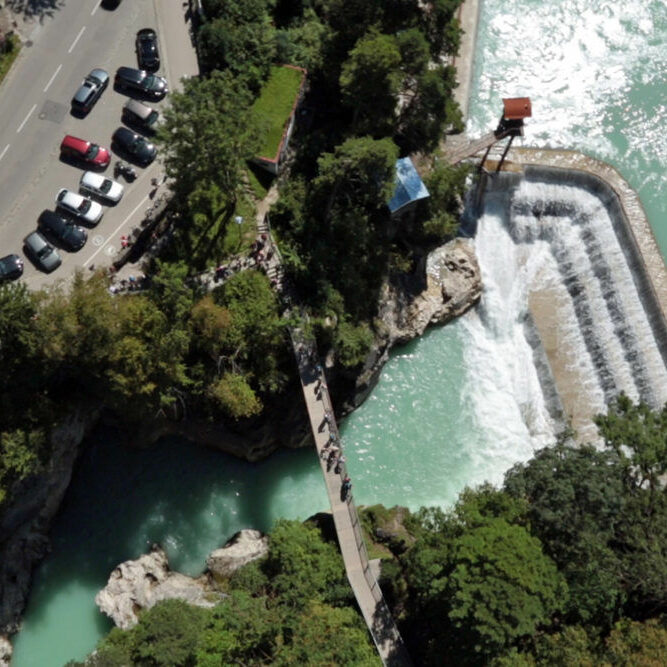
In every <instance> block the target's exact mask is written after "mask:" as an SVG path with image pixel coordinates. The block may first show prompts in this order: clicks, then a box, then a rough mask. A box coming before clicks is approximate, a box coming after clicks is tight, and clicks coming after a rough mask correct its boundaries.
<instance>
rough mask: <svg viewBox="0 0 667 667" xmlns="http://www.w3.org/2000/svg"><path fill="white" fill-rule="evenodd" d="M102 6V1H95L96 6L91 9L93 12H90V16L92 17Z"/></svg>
mask: <svg viewBox="0 0 667 667" xmlns="http://www.w3.org/2000/svg"><path fill="white" fill-rule="evenodd" d="M101 4H102V0H97V4H96V5H95V6H94V7H93V11H92V12H90V15H91V16H93V15H94V14H95V12H96V11H97V8H98V7H99V6H100V5H101Z"/></svg>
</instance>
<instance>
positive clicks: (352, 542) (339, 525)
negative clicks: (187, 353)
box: [257, 216, 412, 667]
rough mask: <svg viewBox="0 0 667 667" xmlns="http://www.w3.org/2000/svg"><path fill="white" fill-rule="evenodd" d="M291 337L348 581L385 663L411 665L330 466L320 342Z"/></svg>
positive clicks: (270, 267)
mask: <svg viewBox="0 0 667 667" xmlns="http://www.w3.org/2000/svg"><path fill="white" fill-rule="evenodd" d="M257 222H258V230H257V231H258V233H259V234H266V236H267V240H268V243H269V246H270V247H271V249H272V250H273V252H272V254H271V259H270V260H269V261H267V262H265V264H264V268H265V270H266V272H267V275H268V276H269V278H270V279H271V281H272V284H273V285H274V287H275V289H276V290H277V291H278V292H279V293H280V294H281V295H282V297H283V300H284V302H285V304H286V306H287V310H288V312H287V313H286V315H287V316H288V317H289V316H290V315H296V316H298V317H297V318H294V319H298V320H299V321H306V319H307V315H306V314H305V313H304V312H302V311H301V310H300V308H299V307H298V306H297V305H293V304H296V299H295V295H294V294H293V293H291V290H290V288H289V286H288V285H286V284H285V282H284V280H283V278H284V272H283V269H282V265H281V257H280V253H279V251H278V248H277V246H276V245H275V244H274V242H273V238H272V236H271V231H270V229H269V224H268V217H267V216H263V217H262V218H261V219H260V218H258V221H257ZM290 336H291V339H292V346H293V348H294V354H295V357H296V361H297V365H298V369H299V377H300V379H301V388H302V390H303V396H304V400H305V404H306V408H307V410H308V416H309V419H310V426H311V430H312V433H313V439H314V440H315V447H316V451H317V460H318V462H319V465H320V468H321V470H322V475H323V477H324V482H325V485H326V489H327V495H328V496H329V504H330V506H331V512H332V514H333V519H334V524H335V527H336V534H337V536H338V544H339V546H340V551H341V555H342V556H343V562H344V563H345V572H346V574H347V578H348V581H349V582H350V586H351V588H352V591H353V592H354V595H355V598H356V600H357V604H358V605H359V609H360V610H361V613H362V615H363V617H364V620H365V621H366V625H367V626H368V630H369V632H370V634H371V637H372V638H373V641H374V643H375V646H376V648H377V651H378V654H379V656H380V658H381V659H382V662H383V663H384V665H388V666H389V667H408V666H410V665H412V662H411V660H410V657H409V655H408V652H407V650H406V648H405V644H404V643H403V639H402V638H401V635H400V633H399V632H398V628H397V627H396V624H395V623H394V619H393V617H392V615H391V611H390V610H389V606H388V605H387V603H386V601H385V599H384V596H383V595H382V591H381V589H380V586H379V584H378V583H377V580H376V577H375V574H374V571H373V565H372V564H371V563H370V562H369V558H368V551H367V550H366V544H365V543H364V538H363V534H362V530H361V525H360V523H359V516H358V513H357V508H356V505H355V504H354V498H353V496H352V493H351V491H348V493H344V492H343V480H344V479H345V478H346V476H347V469H346V467H345V463H344V462H342V463H341V464H340V466H339V469H338V472H335V468H334V467H333V466H328V465H327V460H326V458H327V454H328V453H329V451H331V448H332V447H333V446H335V447H338V448H339V450H340V453H343V448H342V442H341V440H340V434H339V432H338V426H337V424H336V419H335V416H334V411H333V405H332V403H331V397H330V395H329V389H328V387H327V381H326V376H325V374H324V369H323V367H322V365H321V363H320V361H319V359H318V357H317V349H316V346H315V342H314V340H312V339H307V338H306V336H305V335H304V333H303V330H302V329H301V328H299V327H290ZM328 467H329V468H330V469H329V470H328V469H327V468H328Z"/></svg>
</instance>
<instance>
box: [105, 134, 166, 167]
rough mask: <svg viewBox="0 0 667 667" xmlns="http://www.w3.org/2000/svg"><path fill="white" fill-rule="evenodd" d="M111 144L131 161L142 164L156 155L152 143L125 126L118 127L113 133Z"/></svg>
mask: <svg viewBox="0 0 667 667" xmlns="http://www.w3.org/2000/svg"><path fill="white" fill-rule="evenodd" d="M111 146H112V148H114V150H116V151H117V152H121V153H124V154H125V155H126V156H127V157H128V158H129V159H131V160H132V161H133V162H136V163H137V164H140V165H143V166H145V165H147V164H150V163H151V162H152V161H153V160H154V159H155V156H156V155H157V148H155V145H154V144H151V143H150V142H149V141H146V139H144V138H143V137H142V136H141V135H140V134H137V133H136V132H132V130H129V129H128V128H126V127H119V128H118V129H117V130H116V131H115V132H114V133H113V137H112V138H111Z"/></svg>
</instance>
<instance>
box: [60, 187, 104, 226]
mask: <svg viewBox="0 0 667 667" xmlns="http://www.w3.org/2000/svg"><path fill="white" fill-rule="evenodd" d="M56 206H57V207H58V208H60V209H62V210H63V211H66V212H67V213H69V214H71V215H73V216H74V217H75V218H78V219H79V220H83V222H87V223H88V224H89V225H96V224H97V223H98V222H99V221H100V219H101V218H102V207H101V206H100V205H99V204H98V203H97V202H96V201H93V200H92V199H88V197H83V196H82V195H80V194H79V193H78V192H72V190H68V189H67V188H62V190H58V194H57V195H56Z"/></svg>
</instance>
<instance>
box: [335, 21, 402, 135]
mask: <svg viewBox="0 0 667 667" xmlns="http://www.w3.org/2000/svg"><path fill="white" fill-rule="evenodd" d="M400 64H401V53H400V51H399V48H398V45H397V43H396V39H395V38H394V37H392V36H390V35H382V34H379V33H377V32H370V33H368V34H367V35H365V36H364V37H362V38H361V39H360V40H359V41H358V42H357V44H356V45H355V47H354V48H353V49H352V51H351V52H350V57H349V58H348V60H347V61H346V62H345V64H344V65H343V70H342V72H341V75H340V88H341V94H342V100H343V104H345V105H346V106H347V107H349V108H350V109H351V110H352V111H353V116H354V119H353V126H354V128H355V131H356V133H357V134H369V135H373V136H375V137H382V136H386V135H388V134H391V133H392V129H393V126H394V123H395V111H394V110H395V107H396V103H397V100H398V92H399V86H400V83H401V79H402V75H401V72H400V69H399V66H400Z"/></svg>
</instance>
